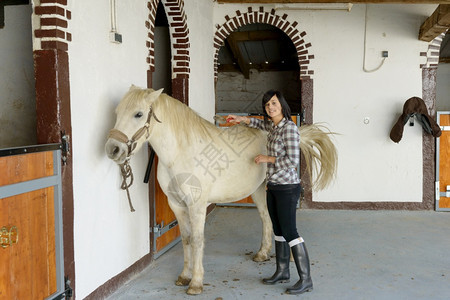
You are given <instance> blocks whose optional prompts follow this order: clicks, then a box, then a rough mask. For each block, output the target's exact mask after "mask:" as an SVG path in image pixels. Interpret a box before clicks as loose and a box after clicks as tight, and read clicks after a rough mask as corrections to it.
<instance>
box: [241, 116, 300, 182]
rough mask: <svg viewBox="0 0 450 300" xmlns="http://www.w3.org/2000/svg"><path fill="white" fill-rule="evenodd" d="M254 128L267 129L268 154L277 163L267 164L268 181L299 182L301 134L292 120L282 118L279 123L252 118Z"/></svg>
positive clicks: (250, 125)
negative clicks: (298, 168)
mask: <svg viewBox="0 0 450 300" xmlns="http://www.w3.org/2000/svg"><path fill="white" fill-rule="evenodd" d="M248 126H249V127H252V128H257V129H261V130H266V131H268V132H269V135H268V137H267V155H269V156H274V157H275V163H274V164H272V163H268V164H267V174H266V178H267V182H268V183H271V184H297V183H300V180H299V178H298V175H297V167H298V164H299V162H300V134H299V132H298V128H297V125H296V124H295V123H294V122H292V121H291V120H287V119H284V118H283V119H282V120H281V121H280V123H278V125H276V126H274V125H273V122H271V121H269V122H264V121H263V120H260V119H256V118H250V124H249V125H248Z"/></svg>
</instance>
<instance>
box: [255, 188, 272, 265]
mask: <svg viewBox="0 0 450 300" xmlns="http://www.w3.org/2000/svg"><path fill="white" fill-rule="evenodd" d="M252 199H253V202H255V204H256V207H257V208H258V212H259V216H260V217H261V221H262V226H263V228H262V240H261V248H260V249H259V251H258V253H256V255H255V256H254V257H253V260H254V261H265V260H268V259H269V253H270V249H271V248H272V221H271V220H270V216H269V211H268V210H267V202H266V187H265V184H264V183H262V184H261V185H260V186H259V187H258V189H257V190H256V191H255V192H254V193H253V194H252Z"/></svg>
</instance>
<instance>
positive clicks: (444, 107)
mask: <svg viewBox="0 0 450 300" xmlns="http://www.w3.org/2000/svg"><path fill="white" fill-rule="evenodd" d="M436 110H437V111H450V64H449V63H447V64H439V66H438V69H437V74H436Z"/></svg>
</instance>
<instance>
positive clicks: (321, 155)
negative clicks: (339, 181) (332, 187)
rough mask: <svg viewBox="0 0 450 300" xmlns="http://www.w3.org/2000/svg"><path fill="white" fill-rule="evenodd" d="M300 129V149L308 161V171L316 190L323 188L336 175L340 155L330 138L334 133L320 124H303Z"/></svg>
mask: <svg viewBox="0 0 450 300" xmlns="http://www.w3.org/2000/svg"><path fill="white" fill-rule="evenodd" d="M299 131H300V150H301V152H302V153H303V156H304V158H305V162H306V171H307V172H308V175H309V178H310V179H311V181H312V176H313V174H314V175H315V176H316V178H315V180H314V181H313V182H312V187H313V188H314V189H315V190H323V189H324V188H326V187H327V186H328V185H329V184H330V183H331V182H332V181H333V180H334V178H335V177H336V172H337V164H338V156H337V150H336V147H335V145H334V144H333V142H332V141H331V139H330V135H332V134H333V133H332V132H330V130H328V128H327V127H325V126H323V125H319V124H311V125H302V126H300V128H299Z"/></svg>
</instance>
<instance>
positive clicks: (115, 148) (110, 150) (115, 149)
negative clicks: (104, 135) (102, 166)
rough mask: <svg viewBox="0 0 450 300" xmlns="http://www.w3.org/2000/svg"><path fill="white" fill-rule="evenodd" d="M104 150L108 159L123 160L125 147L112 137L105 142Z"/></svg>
mask: <svg viewBox="0 0 450 300" xmlns="http://www.w3.org/2000/svg"><path fill="white" fill-rule="evenodd" d="M105 152H106V155H107V156H108V157H109V158H110V159H112V160H114V161H116V162H121V161H122V160H123V157H125V156H126V155H125V152H126V149H125V148H124V147H122V145H121V144H119V143H117V142H116V141H115V140H113V139H109V140H108V141H107V142H106V145H105Z"/></svg>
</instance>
